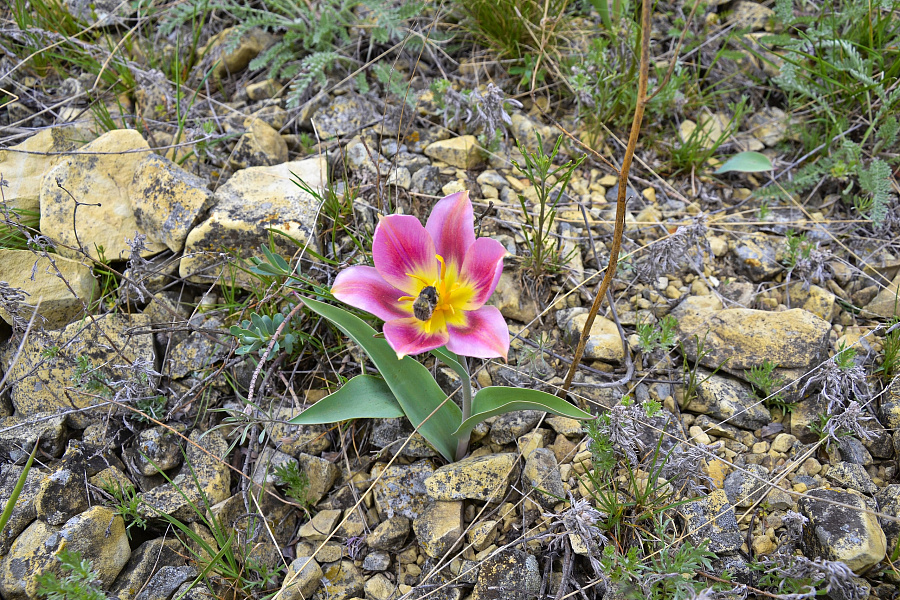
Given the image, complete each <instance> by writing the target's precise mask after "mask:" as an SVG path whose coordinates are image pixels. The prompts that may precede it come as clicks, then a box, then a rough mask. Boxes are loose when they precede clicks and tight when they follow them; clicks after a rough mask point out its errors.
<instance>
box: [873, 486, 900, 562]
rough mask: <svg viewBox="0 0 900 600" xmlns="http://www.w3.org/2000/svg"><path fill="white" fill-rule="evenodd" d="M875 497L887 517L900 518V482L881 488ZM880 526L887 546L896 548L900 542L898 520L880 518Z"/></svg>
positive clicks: (899, 523)
mask: <svg viewBox="0 0 900 600" xmlns="http://www.w3.org/2000/svg"><path fill="white" fill-rule="evenodd" d="M875 499H876V500H878V508H879V510H880V511H881V512H883V513H884V514H886V515H887V516H889V517H894V518H900V484H896V483H892V484H890V485H886V486H884V487H883V488H881V489H880V490H879V491H878V493H877V494H875ZM881 527H882V529H883V531H884V534H885V536H886V539H887V547H888V548H896V547H897V544H898V543H900V521H896V520H893V519H881Z"/></svg>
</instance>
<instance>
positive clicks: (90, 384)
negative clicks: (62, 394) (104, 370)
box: [72, 354, 110, 394]
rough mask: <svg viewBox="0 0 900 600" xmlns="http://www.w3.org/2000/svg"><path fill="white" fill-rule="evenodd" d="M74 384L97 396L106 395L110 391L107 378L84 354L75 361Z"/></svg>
mask: <svg viewBox="0 0 900 600" xmlns="http://www.w3.org/2000/svg"><path fill="white" fill-rule="evenodd" d="M72 383H74V384H75V385H76V386H78V387H81V388H83V389H85V390H87V391H89V392H92V393H95V394H104V393H108V392H109V391H110V388H109V385H107V382H106V378H104V377H103V376H102V375H101V374H100V371H99V369H98V368H96V367H94V364H93V362H92V361H91V359H90V358H88V357H87V356H86V355H84V354H80V355H79V356H78V357H77V358H76V359H75V369H74V370H73V371H72Z"/></svg>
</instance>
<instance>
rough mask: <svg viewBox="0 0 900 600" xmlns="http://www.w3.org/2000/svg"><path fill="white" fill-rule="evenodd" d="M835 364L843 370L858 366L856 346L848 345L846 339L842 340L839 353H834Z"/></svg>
mask: <svg viewBox="0 0 900 600" xmlns="http://www.w3.org/2000/svg"><path fill="white" fill-rule="evenodd" d="M834 364H835V365H837V367H838V368H839V369H840V370H842V371H848V370H850V369H852V368H854V367H855V366H856V348H854V347H852V346H849V347H848V346H847V342H846V341H841V344H840V346H838V350H837V353H836V354H835V355H834Z"/></svg>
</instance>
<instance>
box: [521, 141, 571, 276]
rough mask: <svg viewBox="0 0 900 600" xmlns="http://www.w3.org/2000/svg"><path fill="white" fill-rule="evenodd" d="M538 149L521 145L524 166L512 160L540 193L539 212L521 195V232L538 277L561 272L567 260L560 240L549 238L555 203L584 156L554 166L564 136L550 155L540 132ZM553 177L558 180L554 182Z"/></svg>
mask: <svg viewBox="0 0 900 600" xmlns="http://www.w3.org/2000/svg"><path fill="white" fill-rule="evenodd" d="M536 135H537V146H538V148H537V152H530V151H529V150H527V149H526V148H524V147H523V146H522V145H521V144H518V146H519V151H520V152H521V153H522V156H523V158H524V159H525V164H524V166H522V165H520V164H519V163H518V162H516V161H513V165H515V167H516V168H517V169H518V170H519V171H521V172H522V173H523V174H524V175H525V178H526V179H528V181H530V182H531V185H532V186H534V190H535V193H536V194H537V201H536V202H535V208H536V209H537V214H533V213H532V212H531V211H529V210H528V199H527V198H526V197H525V196H524V195H522V194H519V195H518V196H519V203H520V204H521V205H522V212H523V214H524V220H525V223H524V225H523V227H522V233H523V234H524V236H525V245H526V247H527V248H528V252H529V258H528V260H529V261H530V265H531V270H532V273H533V275H534V277H535V278H536V279H537V278H539V277H540V276H541V275H543V274H544V273H545V272H546V271H551V272H555V271H558V270H559V269H560V268H561V266H562V264H563V263H564V259H565V257H563V256H561V255H560V250H559V249H558V248H557V246H558V245H557V243H556V242H555V241H554V240H553V239H552V238H551V237H550V230H551V227H552V226H553V221H554V220H555V219H556V206H557V204H559V201H560V199H561V198H562V197H563V195H564V194H565V191H566V187H567V186H568V185H569V180H570V179H571V178H572V174H573V173H574V172H575V169H577V168H578V167H580V166H581V163H583V162H584V159H585V156H584V155H582V156H580V157H579V158H577V159H576V160H574V161H571V160H570V161H567V162H566V163H565V164H563V165H562V166H559V167H554V166H553V161H554V160H555V159H556V156H557V154H559V148H560V145H561V144H562V140H563V138H562V136H559V138H558V139H557V140H556V144H555V145H554V146H553V150H552V151H551V152H550V154H545V153H544V141H543V139H541V136H540V134H537V133H536ZM551 178H553V180H554V181H555V183H551V182H550V181H551Z"/></svg>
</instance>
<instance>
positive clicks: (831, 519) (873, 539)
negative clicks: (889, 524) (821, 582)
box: [798, 489, 887, 574]
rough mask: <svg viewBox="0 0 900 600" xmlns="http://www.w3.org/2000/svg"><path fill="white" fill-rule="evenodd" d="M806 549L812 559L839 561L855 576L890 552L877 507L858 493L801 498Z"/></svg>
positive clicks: (818, 493) (826, 491) (810, 494)
mask: <svg viewBox="0 0 900 600" xmlns="http://www.w3.org/2000/svg"><path fill="white" fill-rule="evenodd" d="M798 504H799V508H800V512H801V513H802V514H803V515H804V516H805V517H806V518H807V519H809V522H808V523H806V524H805V525H804V526H803V550H804V554H805V555H806V556H808V557H810V558H815V557H819V556H821V557H823V558H827V559H828V560H839V561H841V562H843V563H844V564H846V565H847V566H848V567H850V569H852V570H853V572H855V573H857V574H858V573H862V572H864V571H866V570H868V569H869V568H870V567H873V566H874V565H877V564H878V563H880V562H881V560H882V559H883V558H884V556H885V554H886V553H887V538H886V537H885V535H884V531H883V530H882V529H881V525H880V524H879V523H878V517H877V516H875V514H874V512H873V509H874V504H873V505H872V506H869V504H868V502H867V498H866V497H865V496H863V495H862V494H860V493H859V492H857V491H856V490H838V489H815V490H811V491H809V492H808V493H807V495H806V496H805V497H803V498H801V499H800V502H799V503H798Z"/></svg>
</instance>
